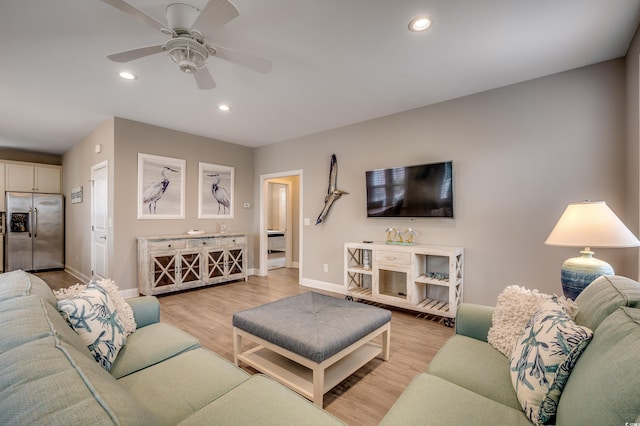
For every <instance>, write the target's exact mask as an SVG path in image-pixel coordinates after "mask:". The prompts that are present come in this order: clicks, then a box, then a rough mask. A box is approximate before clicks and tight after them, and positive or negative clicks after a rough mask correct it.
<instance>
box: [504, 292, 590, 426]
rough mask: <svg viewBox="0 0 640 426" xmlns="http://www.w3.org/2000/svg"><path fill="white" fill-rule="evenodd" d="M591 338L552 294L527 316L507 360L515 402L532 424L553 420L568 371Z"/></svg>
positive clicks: (569, 371) (587, 330)
mask: <svg viewBox="0 0 640 426" xmlns="http://www.w3.org/2000/svg"><path fill="white" fill-rule="evenodd" d="M592 337H593V332H592V331H591V330H589V329H588V328H586V327H582V326H579V325H576V324H575V323H574V322H573V321H572V320H571V317H569V315H568V314H567V312H566V311H565V310H564V308H563V307H562V305H560V304H559V303H558V301H557V299H556V298H555V297H554V298H552V299H551V300H548V301H546V302H545V303H543V304H542V306H540V308H539V309H538V310H537V311H536V312H535V313H534V314H533V315H532V316H531V319H530V320H529V322H528V323H527V325H526V327H525V329H524V332H523V334H522V335H521V336H520V338H519V339H518V341H517V343H516V345H515V347H514V349H513V352H512V353H511V357H510V359H509V362H510V367H511V382H512V383H513V387H514V389H515V390H516V394H517V396H518V401H520V405H522V408H523V410H524V412H525V414H526V416H527V417H528V418H529V420H531V421H532V422H533V423H535V424H546V423H548V422H550V421H552V420H553V418H554V416H555V414H556V411H557V407H558V401H559V400H560V395H561V394H562V391H563V390H564V386H565V384H566V383H567V380H568V379H569V375H570V374H571V370H572V369H573V366H574V365H575V363H576V361H577V360H578V358H579V357H580V355H581V354H582V352H584V350H585V349H586V347H587V345H588V344H589V342H590V341H591V338H592Z"/></svg>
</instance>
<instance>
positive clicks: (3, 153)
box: [0, 148, 62, 166]
mask: <svg viewBox="0 0 640 426" xmlns="http://www.w3.org/2000/svg"><path fill="white" fill-rule="evenodd" d="M0 158H1V159H3V160H12V161H26V162H28V163H44V164H54V165H56V166H59V165H61V164H62V155H56V154H45V153H39V152H31V151H22V150H19V149H14V148H0Z"/></svg>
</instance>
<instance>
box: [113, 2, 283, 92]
mask: <svg viewBox="0 0 640 426" xmlns="http://www.w3.org/2000/svg"><path fill="white" fill-rule="evenodd" d="M101 1H103V2H104V3H107V4H109V5H111V6H113V7H115V8H116V9H119V10H121V11H122V12H125V13H127V14H129V15H131V16H133V17H134V18H136V19H138V20H140V21H142V22H144V23H146V24H148V25H150V26H152V27H153V28H155V29H157V30H160V32H162V33H163V34H165V35H168V36H171V39H169V40H168V41H167V42H166V43H164V44H158V45H154V46H147V47H141V48H138V49H133V50H127V51H125V52H120V53H114V54H112V55H108V56H107V58H109V59H110V60H112V61H115V62H121V63H124V62H129V61H132V60H134V59H139V58H143V57H145V56H149V55H153V54H156V53H161V52H168V54H169V57H170V58H171V60H172V61H173V62H175V63H176V64H177V65H178V67H180V70H181V71H183V72H185V73H187V74H193V76H194V77H195V80H196V84H197V85H198V88H200V89H213V88H214V87H216V83H215V82H214V80H213V77H212V76H211V73H210V72H209V70H208V69H207V58H208V57H210V56H214V57H217V58H220V59H224V60H226V61H229V62H232V63H234V64H238V65H241V66H244V67H247V68H250V69H252V70H254V71H257V72H260V73H263V74H268V73H269V72H270V71H271V67H272V65H271V61H269V60H267V59H263V58H260V57H257V56H253V55H250V54H247V53H241V52H237V51H235V50H232V49H227V48H225V47H220V46H214V45H211V44H208V43H206V42H205V39H208V38H210V36H211V34H212V33H213V32H214V31H215V30H217V29H218V28H220V27H222V26H223V25H225V24H226V23H227V22H229V21H231V20H232V19H233V18H235V17H236V16H238V15H239V12H238V9H236V7H235V6H234V5H233V4H232V3H231V2H229V1H228V0H209V2H208V3H207V4H206V5H205V6H204V8H202V10H199V9H197V8H196V7H194V6H191V5H189V4H185V3H172V4H170V5H169V6H167V9H166V16H167V24H166V25H165V24H163V23H162V22H160V21H158V20H156V19H155V18H154V17H152V16H150V15H148V14H147V13H145V12H143V11H142V10H140V9H137V8H135V7H134V6H132V5H130V4H129V3H127V2H125V1H124V0H101Z"/></svg>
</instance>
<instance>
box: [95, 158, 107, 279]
mask: <svg viewBox="0 0 640 426" xmlns="http://www.w3.org/2000/svg"><path fill="white" fill-rule="evenodd" d="M108 176H109V174H108V167H107V163H106V162H104V163H100V164H98V165H96V166H93V167H92V168H91V186H92V188H91V189H92V190H91V231H92V232H91V235H92V239H91V241H92V244H91V275H92V276H94V277H99V278H107V276H108V269H107V259H108V255H109V241H108V240H107V235H108V221H109V219H108V218H109V213H108V212H109V208H108V206H109V191H108V188H109V185H108V180H107V179H108Z"/></svg>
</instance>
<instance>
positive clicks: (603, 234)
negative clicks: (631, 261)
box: [545, 201, 640, 247]
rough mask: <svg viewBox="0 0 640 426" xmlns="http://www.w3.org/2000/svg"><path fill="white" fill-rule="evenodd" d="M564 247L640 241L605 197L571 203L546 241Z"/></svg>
mask: <svg viewBox="0 0 640 426" xmlns="http://www.w3.org/2000/svg"><path fill="white" fill-rule="evenodd" d="M545 244H547V245H551V246H565V247H637V246H640V241H638V239H637V238H636V236H635V235H633V233H632V232H631V231H630V230H629V229H628V228H627V227H626V226H625V225H624V223H622V221H621V220H620V219H618V216H616V215H615V213H614V212H613V211H612V210H611V209H610V208H609V206H607V204H606V203H605V202H604V201H595V202H588V201H585V202H582V203H574V204H569V206H567V208H566V210H565V211H564V213H562V216H561V217H560V220H558V223H557V224H556V226H555V228H553V231H551V234H550V235H549V237H548V238H547V241H545Z"/></svg>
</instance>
